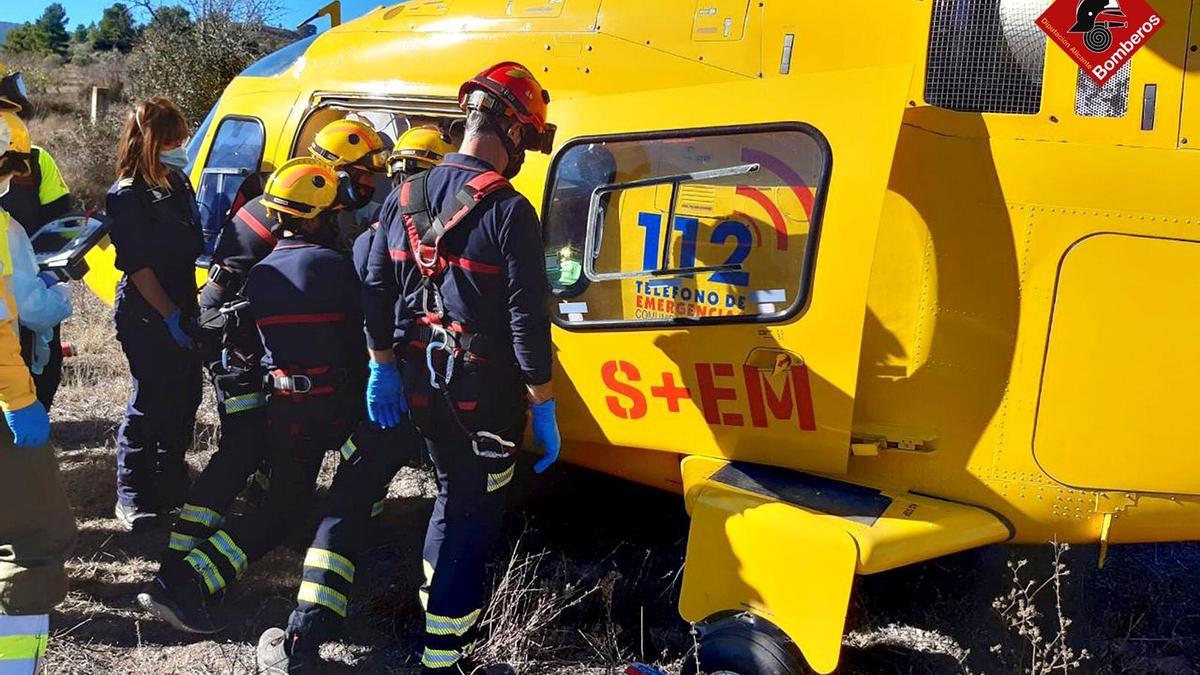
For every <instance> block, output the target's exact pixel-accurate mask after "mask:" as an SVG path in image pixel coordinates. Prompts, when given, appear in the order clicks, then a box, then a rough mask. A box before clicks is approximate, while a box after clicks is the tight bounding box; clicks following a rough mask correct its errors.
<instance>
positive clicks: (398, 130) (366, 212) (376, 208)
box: [292, 104, 461, 251]
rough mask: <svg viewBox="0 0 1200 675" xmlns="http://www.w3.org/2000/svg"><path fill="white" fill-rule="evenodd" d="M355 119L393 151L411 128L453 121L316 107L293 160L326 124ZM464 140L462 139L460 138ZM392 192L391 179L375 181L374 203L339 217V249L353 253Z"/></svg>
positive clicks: (303, 126) (305, 152)
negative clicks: (353, 248)
mask: <svg viewBox="0 0 1200 675" xmlns="http://www.w3.org/2000/svg"><path fill="white" fill-rule="evenodd" d="M347 118H349V119H355V120H358V121H361V122H365V123H366V124H368V125H369V126H370V127H371V128H372V129H374V130H375V131H376V132H378V133H379V135H380V136H381V137H382V138H383V142H384V144H385V147H387V148H391V147H392V146H394V145H395V143H396V139H398V138H399V137H400V136H401V135H403V134H404V132H405V131H408V130H409V129H410V128H412V127H418V126H430V127H439V126H442V125H447V126H449V125H450V120H449V119H447V118H446V117H443V116H439V115H429V114H423V113H412V114H410V113H407V112H400V111H398V110H394V109H383V108H373V107H368V106H357V105H356V106H354V107H343V106H341V105H336V104H327V105H321V106H317V107H314V108H313V109H311V110H310V111H309V112H308V115H307V116H306V117H305V118H304V122H303V123H302V124H301V125H300V130H299V132H298V133H297V134H296V138H295V141H294V142H293V144H292V156H293V157H304V156H307V155H308V154H309V146H310V145H311V144H312V142H313V139H314V138H316V135H317V133H318V132H320V130H321V129H323V128H324V127H325V126H326V125H327V124H330V123H331V122H335V121H337V120H341V119H347ZM460 138H461V137H460ZM391 190H392V184H391V179H390V178H388V177H387V176H385V175H383V174H378V175H376V177H375V190H374V194H373V195H372V196H371V201H370V202H369V203H368V204H366V205H365V206H363V207H362V208H359V209H354V210H351V211H343V212H342V213H340V214H339V215H338V236H337V241H336V247H337V248H339V249H342V250H346V251H348V250H350V247H351V246H352V245H353V242H354V240H355V239H356V238H357V237H358V235H359V234H361V233H362V232H363V231H364V230H366V229H367V228H368V227H370V226H371V224H372V223H374V222H375V220H376V219H377V218H378V217H379V212H380V210H381V209H382V207H383V202H384V200H385V199H387V196H388V194H389V193H390V192H391Z"/></svg>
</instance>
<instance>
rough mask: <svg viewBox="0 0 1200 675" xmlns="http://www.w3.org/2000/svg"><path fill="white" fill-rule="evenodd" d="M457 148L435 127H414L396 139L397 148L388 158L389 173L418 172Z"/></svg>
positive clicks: (390, 175) (440, 160)
mask: <svg viewBox="0 0 1200 675" xmlns="http://www.w3.org/2000/svg"><path fill="white" fill-rule="evenodd" d="M456 149H457V148H455V147H454V146H453V145H452V144H451V143H450V142H448V141H447V140H446V139H445V138H444V137H443V136H442V132H441V131H439V130H437V129H435V128H433V127H413V128H412V129H409V130H408V131H406V132H404V133H403V134H402V135H401V136H400V138H399V140H397V141H396V148H395V149H394V150H392V154H391V155H389V156H388V158H387V174H388V177H389V178H391V177H393V176H395V175H396V174H398V173H406V174H407V173H416V172H418V171H422V170H424V169H428V168H431V167H434V166H437V165H438V164H441V163H442V158H443V157H445V156H446V155H448V154H450V153H451V152H454V151H455V150H456Z"/></svg>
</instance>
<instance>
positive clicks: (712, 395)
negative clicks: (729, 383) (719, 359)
mask: <svg viewBox="0 0 1200 675" xmlns="http://www.w3.org/2000/svg"><path fill="white" fill-rule="evenodd" d="M716 377H733V366H732V365H731V364H728V363H697V364H696V380H697V384H698V385H699V386H700V407H701V409H702V410H703V411H704V419H705V420H706V421H707V422H708V423H709V424H723V425H725V426H727V427H740V426H742V425H743V421H744V418H743V417H742V416H741V415H739V414H737V413H722V412H721V401H736V400H737V390H736V389H732V388H730V387H718V386H717V385H716V381H715V378H716Z"/></svg>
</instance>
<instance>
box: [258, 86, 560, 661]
mask: <svg viewBox="0 0 1200 675" xmlns="http://www.w3.org/2000/svg"><path fill="white" fill-rule="evenodd" d="M459 101H460V104H461V106H462V107H463V109H464V110H465V111H466V112H467V125H466V136H465V138H464V140H463V145H462V150H461V151H460V152H459V153H453V154H450V155H447V156H446V158H445V159H444V160H443V162H442V163H441V164H440V165H438V166H437V167H435V168H433V169H431V170H429V171H428V172H425V173H422V174H419V175H417V176H415V177H413V178H412V179H410V180H408V181H405V182H404V183H403V184H402V185H401V186H400V187H399V189H397V190H395V191H393V193H392V194H391V195H389V197H388V199H387V201H386V202H385V203H384V207H383V210H382V212H381V217H380V230H379V233H378V234H377V235H376V236H375V240H374V242H373V243H372V247H371V255H370V258H369V261H368V265H367V282H366V285H365V286H366V287H365V289H364V295H363V297H364V313H365V320H366V324H367V340H368V343H369V347H370V351H371V364H370V366H371V376H370V379H369V381H368V384H367V408H368V414H369V415H370V419H371V421H372V422H374V423H375V424H377V425H378V426H380V427H382V428H383V429H395V430H399V431H401V432H403V430H404V429H405V427H406V425H407V420H406V419H405V412H406V409H407V410H408V411H410V415H411V420H412V422H413V423H415V425H416V427H417V428H418V429H419V431H420V434H421V436H423V437H424V439H425V441H426V449H427V451H428V452H429V454H430V456H431V457H432V458H433V462H434V464H435V467H436V471H437V479H438V484H439V492H438V498H437V501H436V502H435V505H434V509H433V514H432V516H431V518H430V521H429V527H428V530H427V531H426V536H425V545H424V551H423V558H424V566H425V572H426V580H425V584H424V586H423V587H422V588H421V591H420V596H421V602H422V604H423V606H424V608H425V639H424V643H425V647H424V651H423V653H422V656H421V663H422V669H423V670H422V672H423V673H425V674H426V675H460V674H465V673H473V672H494V673H508V672H512V671H511V669H509V668H508V667H507V666H493V667H491V668H488V669H486V670H485V668H483V667H481V666H480V665H479V664H474V663H471V659H470V657H469V656H468V655H467V654H466V653H465V652H466V649H467V646H468V645H469V644H470V642H471V641H472V640H473V639H474V635H475V633H476V629H477V624H478V621H479V619H480V616H481V614H482V612H483V606H484V600H485V598H484V581H485V580H484V574H485V564H486V562H487V558H488V556H489V549H490V548H491V546H492V545H493V544H494V542H495V540H496V538H497V535H498V534H499V529H500V525H501V520H502V517H503V513H504V503H505V501H506V500H505V496H506V492H505V489H504V488H505V487H506V486H507V485H508V484H509V483H510V482H511V481H512V478H513V472H514V468H515V467H514V461H515V460H514V457H513V453H514V452H515V451H516V450H517V446H518V444H519V443H520V441H521V438H522V436H523V433H524V429H525V420H526V414H527V411H528V410H529V408H530V404H532V413H533V415H532V417H533V435H534V441H535V443H536V444H537V445H539V446H540V447H542V448H543V449H544V451H545V457H543V458H542V459H541V460H540V461H539V462H538V464H537V466H536V467H535V470H537V471H542V470H545V468H546V467H547V466H549V465H550V463H552V462H553V461H554V460H555V459H556V458H557V456H558V451H559V446H560V444H561V441H560V439H559V434H558V426H557V422H556V420H555V408H554V405H555V404H554V398H553V392H552V390H551V385H550V377H551V352H550V327H549V326H550V324H549V318H548V315H547V312H546V307H545V302H546V293H547V283H546V276H545V267H544V256H543V251H542V236H541V228H540V224H539V222H538V218H537V214H536V212H535V211H534V208H533V206H532V205H531V204H530V203H529V201H528V200H527V199H526V198H525V197H523V196H522V195H520V194H519V193H518V192H516V191H515V190H514V189H513V188H512V186H511V185H510V184H509V182H508V179H509V178H511V177H512V176H515V175H516V173H517V171H518V170H519V169H520V167H521V164H522V162H523V160H524V153H525V152H526V151H527V150H541V151H544V152H549V150H550V146H551V143H552V140H553V127H552V126H551V125H548V124H546V108H547V104H548V103H549V95H548V94H546V93H545V92H544V90H543V89H542V87H541V85H539V84H538V82H537V81H536V80H535V79H534V78H533V76H532V75H531V74H530V73H529V71H528V70H527V69H526V68H524V67H523V66H521V65H519V64H516V63H501V64H498V65H496V66H493V67H491V68H488V69H487V70H485V71H483V72H482V73H480V74H479V75H477V76H476V77H475V78H473V79H471V80H470V81H468V82H466V83H465V84H464V85H463V87H462V89H461V91H460V95H459ZM402 372H403V375H402V374H401V373H402ZM402 382H403V384H402ZM398 437H399V438H401V439H402V438H403V437H404V434H402V433H401V434H398ZM371 450H372V448H371V447H368V448H358V451H360V452H362V453H363V457H362V459H361V460H360V464H363V465H365V466H369V465H370V464H371V463H372V462H373V461H376V460H375V459H373V455H376V454H378V453H374V452H372V451H371ZM394 451H396V452H400V451H401V449H400V448H395V449H394ZM382 473H383V472H374V471H364V472H362V474H363V476H364V479H369V478H371V477H372V476H379V478H378V479H377V480H386V478H390V474H388V475H387V476H382V475H381V474H382ZM383 484H384V485H386V482H384V483H383ZM364 485H366V486H368V487H364V488H363V489H362V490H361V492H362V493H363V494H366V495H369V497H368V499H369V498H370V497H374V496H375V495H377V494H378V493H379V489H380V488H379V485H369V483H364ZM360 513H361V511H360ZM360 517H361V516H360ZM341 557H342V558H346V560H341V559H337V562H338V563H340V564H344V563H345V562H352V561H350V560H349V559H348V557H347V556H341ZM346 571H347V572H348V575H347V576H346V577H345V578H346V580H347V581H352V577H353V568H347V570H346ZM305 578H306V581H307V579H308V571H307V570H306V576H305ZM301 598H302V599H304V594H303V593H301ZM336 601H337V602H338V603H341V601H342V599H341V598H336ZM293 616H295V615H293ZM264 637H266V636H264ZM299 637H300V639H302V637H303V636H299ZM291 639H297V636H294V635H293V636H291ZM281 641H283V642H286V639H283V640H281ZM262 647H263V645H262V642H261V641H260V651H263V649H262ZM285 647H286V645H285ZM284 667H285V668H286V666H284ZM477 669H478V670H477ZM276 672H282V671H276Z"/></svg>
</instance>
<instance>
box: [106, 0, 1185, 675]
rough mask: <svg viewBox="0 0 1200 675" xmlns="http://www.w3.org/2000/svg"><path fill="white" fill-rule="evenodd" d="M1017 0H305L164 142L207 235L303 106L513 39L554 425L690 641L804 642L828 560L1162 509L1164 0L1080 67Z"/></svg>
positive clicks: (1179, 217)
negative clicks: (342, 8) (663, 531)
mask: <svg viewBox="0 0 1200 675" xmlns="http://www.w3.org/2000/svg"><path fill="white" fill-rule="evenodd" d="M1048 4H1049V0H892V1H889V2H880V1H879V0H841V1H840V2H826V1H824V0H658V1H656V2H646V1H644V0H410V1H408V2H403V3H400V4H395V5H392V6H388V7H379V8H377V9H375V10H373V11H371V12H369V13H368V14H366V15H365V16H362V17H360V18H358V19H356V20H354V21H351V22H348V23H345V24H342V25H337V24H338V23H339V21H338V18H339V17H338V14H339V8H338V6H337V3H333V4H332V5H330V6H328V7H326V8H325V9H324V10H323V12H324V13H326V14H329V15H331V18H332V19H333V23H334V24H335V25H334V27H333V28H332V29H331V30H328V31H326V32H324V33H322V34H320V35H316V36H312V37H309V38H306V39H303V40H300V41H299V42H296V43H294V44H292V45H290V46H288V47H285V48H283V49H282V50H280V51H279V52H277V53H275V54H272V55H270V56H268V57H266V58H265V59H263V60H262V61H261V62H259V63H257V64H255V65H254V66H252V67H251V68H249V69H248V70H247V71H246V72H244V73H243V74H242V75H241V76H240V77H238V78H237V79H235V80H234V81H233V82H232V84H230V85H229V87H228V89H227V90H226V91H225V94H224V96H223V97H222V98H221V100H220V102H219V103H218V104H217V106H216V107H215V108H214V109H213V111H212V112H211V113H210V114H209V116H208V118H207V119H206V120H205V121H204V123H203V125H202V126H201V128H200V131H199V132H197V134H196V135H195V138H194V142H193V145H192V147H191V150H192V156H193V157H194V158H195V160H194V161H195V165H194V167H193V168H192V170H191V177H192V179H193V181H194V183H195V184H196V186H197V189H198V194H199V200H200V202H201V204H202V212H203V213H204V216H205V221H206V222H205V227H206V233H207V234H208V235H209V236H210V244H211V237H212V236H215V233H216V231H217V228H218V227H219V224H220V220H221V219H222V218H223V217H224V216H225V211H227V210H228V208H229V205H230V203H231V200H232V198H233V195H234V194H235V193H236V191H237V189H238V187H239V186H240V184H241V182H242V181H243V180H244V179H245V178H246V177H247V176H249V175H252V174H255V173H258V172H260V171H264V170H270V168H272V167H274V166H278V165H279V164H281V163H282V162H284V161H285V160H287V159H288V158H290V157H293V156H295V155H298V154H302V153H303V152H304V149H305V148H307V147H308V144H309V141H310V140H311V138H312V136H313V135H314V133H315V132H316V130H318V129H319V128H321V127H322V126H323V125H324V124H326V123H327V122H329V121H331V120H333V119H337V118H340V117H346V116H353V117H356V118H358V119H363V120H367V121H369V122H371V123H372V124H373V125H374V126H375V127H376V128H377V129H379V130H380V131H381V132H382V133H384V134H385V135H387V136H390V137H392V138H394V137H395V136H397V135H398V134H399V133H401V132H403V131H404V130H405V129H407V128H409V127H411V126H415V125H426V124H442V125H445V124H448V123H453V121H454V120H457V119H460V118H461V116H462V113H461V112H460V110H459V109H458V106H457V103H456V100H455V96H456V93H457V89H458V85H459V83H461V82H462V81H463V80H464V79H466V78H468V77H469V76H470V75H472V74H473V73H475V72H476V71H478V70H479V69H480V68H481V67H482V66H485V65H488V64H491V63H496V62H499V61H508V60H515V61H520V62H522V63H524V64H525V65H527V66H529V67H530V68H532V69H533V70H534V72H535V73H536V74H537V76H538V78H539V80H541V81H542V82H543V83H544V84H545V85H546V86H547V88H548V89H549V90H550V91H551V92H552V95H553V101H552V103H551V106H550V118H551V121H552V122H554V123H555V124H557V125H558V135H557V141H556V144H555V148H554V153H553V154H552V155H551V156H549V157H542V156H531V157H530V159H529V161H528V162H527V163H526V165H525V168H524V170H523V171H522V172H521V174H520V176H519V177H518V178H517V180H516V181H515V184H516V186H517V188H518V189H520V190H521V191H522V192H523V193H524V194H526V195H528V196H529V197H530V198H531V200H532V201H533V202H534V203H535V205H537V206H538V207H539V208H540V213H541V217H542V220H543V224H544V235H545V242H546V266H547V274H548V275H549V278H550V281H551V285H552V287H553V291H554V293H553V297H552V298H551V299H550V301H549V302H550V310H551V314H552V317H553V320H554V324H555V325H554V328H553V338H554V345H555V349H556V357H557V363H556V368H557V374H556V381H557V382H558V383H559V384H558V385H557V390H558V393H559V397H560V400H559V409H560V419H561V424H562V432H563V437H564V457H565V458H566V459H567V460H568V461H570V462H572V463H575V464H578V465H581V466H584V467H589V468H592V469H595V470H598V471H602V472H606V473H609V474H614V475H617V476H621V477H625V478H627V479H630V480H633V481H637V482H640V483H644V484H647V485H652V486H657V487H660V488H663V489H666V490H673V491H676V492H679V493H681V494H682V495H683V496H684V498H685V500H686V505H687V508H688V511H689V513H690V515H691V519H692V520H691V523H692V524H691V532H690V538H689V543H688V550H687V562H686V566H685V571H684V576H683V586H682V594H681V600H680V612H681V614H682V616H683V618H685V619H687V620H689V621H693V622H697V623H699V624H700V626H701V632H700V634H701V644H700V659H699V661H700V663H699V668H700V669H701V670H704V671H706V672H729V673H739V674H740V675H757V674H758V673H767V672H770V673H799V672H806V669H807V668H811V669H813V670H815V671H817V672H820V673H829V672H833V671H834V670H835V669H836V667H837V664H838V658H839V652H840V645H841V639H842V632H843V629H844V623H845V617H846V612H847V607H848V603H849V597H850V592H851V583H852V581H853V578H854V576H855V575H856V574H873V573H877V572H881V571H884V570H889V569H893V568H896V567H899V566H903V565H909V564H913V563H918V562H922V561H927V560H930V559H932V558H935V557H938V556H942V555H946V554H949V553H953V552H957V551H962V550H966V549H970V548H973V547H979V546H984V545H987V544H992V543H997V542H1005V541H1011V542H1044V541H1047V540H1049V539H1051V538H1057V539H1058V540H1060V541H1067V542H1083V543H1087V542H1098V543H1099V544H1100V545H1101V556H1103V555H1104V551H1106V547H1107V546H1108V545H1109V544H1111V543H1123V542H1150V541H1168V540H1188V539H1195V538H1197V537H1200V452H1197V451H1196V447H1195V445H1196V444H1195V442H1194V441H1189V440H1187V439H1188V438H1190V437H1191V436H1190V431H1191V426H1192V423H1193V422H1194V421H1195V420H1196V419H1197V414H1198V413H1197V407H1196V406H1197V398H1196V396H1195V391H1196V384H1195V383H1196V382H1197V381H1200V350H1198V349H1197V346H1196V340H1195V333H1194V331H1195V330H1196V327H1197V321H1200V319H1198V317H1200V201H1198V200H1197V198H1196V187H1195V186H1196V185H1198V184H1200V155H1197V154H1195V153H1194V150H1193V149H1192V148H1193V147H1194V146H1196V145H1200V54H1198V53H1197V46H1196V44H1197V42H1198V41H1200V19H1197V18H1194V17H1197V16H1200V13H1198V12H1197V11H1196V10H1200V7H1195V5H1197V4H1200V3H1197V2H1195V0H1192V1H1189V0H1178V1H1175V0H1172V1H1168V0H1157V2H1155V3H1154V4H1156V5H1158V8H1157V9H1158V10H1160V15H1161V21H1162V27H1161V30H1159V31H1158V33H1157V34H1155V35H1154V37H1153V38H1152V39H1151V40H1150V41H1149V42H1148V43H1147V45H1146V48H1145V49H1142V50H1141V51H1139V52H1138V53H1137V54H1136V55H1135V56H1134V57H1133V58H1132V59H1131V60H1130V61H1128V62H1127V63H1126V64H1125V65H1124V66H1123V67H1122V68H1121V69H1120V70H1119V71H1117V72H1116V73H1115V74H1114V75H1113V76H1112V77H1111V78H1110V80H1109V81H1108V82H1107V83H1106V84H1104V85H1103V86H1100V85H1097V84H1096V83H1095V82H1093V81H1092V80H1091V79H1090V78H1089V77H1087V76H1086V74H1085V73H1082V72H1081V70H1080V68H1079V66H1077V65H1076V64H1075V63H1074V62H1073V61H1072V60H1071V59H1070V57H1069V56H1068V55H1067V53H1066V52H1064V51H1062V50H1060V49H1059V48H1058V47H1057V46H1055V45H1054V44H1048V41H1047V38H1046V36H1045V34H1044V33H1042V32H1041V31H1040V30H1039V29H1038V28H1037V26H1036V20H1037V18H1038V16H1039V15H1040V14H1041V12H1042V11H1043V10H1044V9H1046V7H1047V5H1048ZM88 263H89V265H90V267H91V270H92V271H91V273H90V274H89V275H88V277H87V281H88V283H89V284H90V285H91V286H92V288H94V289H95V290H96V292H97V293H98V294H100V295H101V297H108V298H111V296H112V289H113V287H114V285H115V282H116V279H117V273H116V271H115V270H114V269H113V267H112V251H111V248H109V247H107V246H106V245H103V244H102V245H101V246H99V247H97V248H95V249H93V250H92V252H91V253H89V256H88ZM202 272H203V270H200V273H202ZM1188 392H1192V393H1191V394H1189V393H1188ZM764 664H768V665H764ZM771 664H773V665H771ZM768 668H774V669H773V670H768Z"/></svg>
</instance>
